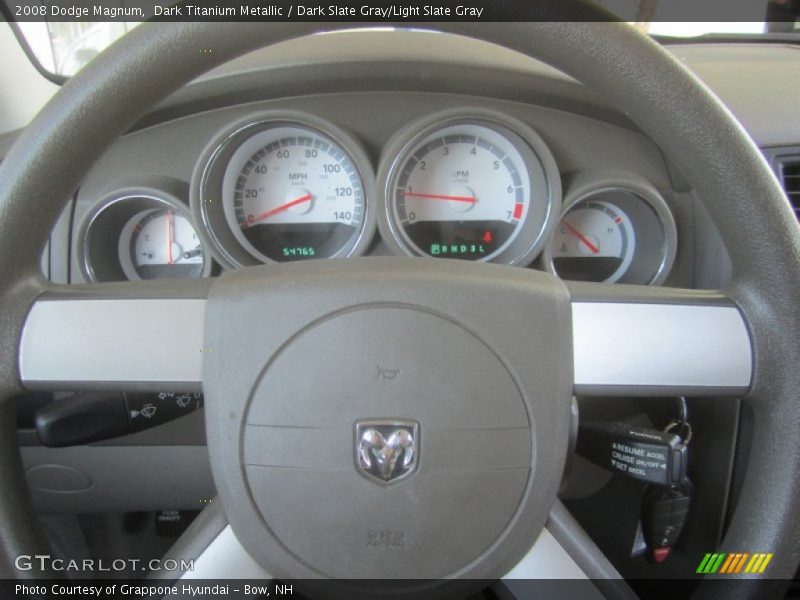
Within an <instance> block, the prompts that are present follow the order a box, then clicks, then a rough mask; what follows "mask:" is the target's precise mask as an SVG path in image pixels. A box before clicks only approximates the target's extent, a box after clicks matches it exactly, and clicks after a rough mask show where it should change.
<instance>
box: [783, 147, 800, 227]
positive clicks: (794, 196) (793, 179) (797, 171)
mask: <svg viewBox="0 0 800 600" xmlns="http://www.w3.org/2000/svg"><path fill="white" fill-rule="evenodd" d="M780 175H781V180H782V181H783V189H784V190H785V191H786V195H787V196H788V197H789V202H791V203H792V206H793V207H794V214H796V215H797V217H798V219H800V156H787V157H784V158H782V159H781V162H780Z"/></svg>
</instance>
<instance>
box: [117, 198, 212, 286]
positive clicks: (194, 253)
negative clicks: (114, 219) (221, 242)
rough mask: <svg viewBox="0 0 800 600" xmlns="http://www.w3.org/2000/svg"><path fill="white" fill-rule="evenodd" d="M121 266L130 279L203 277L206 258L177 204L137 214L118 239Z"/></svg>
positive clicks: (197, 238)
mask: <svg viewBox="0 0 800 600" xmlns="http://www.w3.org/2000/svg"><path fill="white" fill-rule="evenodd" d="M119 256H120V264H121V265H122V270H123V271H124V273H125V275H126V276H127V277H128V279H185V278H193V277H203V276H204V275H205V274H206V265H207V260H206V256H205V252H204V251H203V246H202V244H201V242H200V238H199V237H198V235H197V232H196V231H195V229H194V227H193V226H192V224H191V222H190V221H189V219H188V218H187V217H186V215H185V214H183V213H182V212H181V211H179V210H177V209H174V208H171V207H170V208H154V209H149V210H145V211H142V212H140V213H138V214H136V215H134V216H133V217H132V218H131V219H130V220H129V221H128V223H127V224H126V225H125V227H124V228H123V230H122V234H121V236H120V240H119Z"/></svg>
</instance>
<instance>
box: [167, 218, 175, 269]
mask: <svg viewBox="0 0 800 600" xmlns="http://www.w3.org/2000/svg"><path fill="white" fill-rule="evenodd" d="M172 235H173V233H172V211H171V210H168V211H167V264H170V265H171V264H172V263H173V262H174V261H173V260H172Z"/></svg>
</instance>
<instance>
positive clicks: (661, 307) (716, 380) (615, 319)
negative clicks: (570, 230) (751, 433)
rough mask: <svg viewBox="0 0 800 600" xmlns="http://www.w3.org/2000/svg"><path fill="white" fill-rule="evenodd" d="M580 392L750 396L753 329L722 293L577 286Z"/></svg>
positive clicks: (573, 290)
mask: <svg viewBox="0 0 800 600" xmlns="http://www.w3.org/2000/svg"><path fill="white" fill-rule="evenodd" d="M569 288H570V292H571V296H572V319H573V324H572V327H573V352H574V356H575V393H576V394H581V395H592V396H619V395H624V396H664V395H670V396H676V395H680V396H683V395H687V396H688V395H692V396H742V395H744V394H746V393H747V392H748V390H749V388H750V383H751V377H752V369H753V367H752V364H753V350H752V345H751V341H750V334H749V332H748V328H747V324H746V322H745V319H744V317H743V316H742V313H741V312H740V311H739V309H738V308H737V306H736V305H735V304H734V303H733V301H732V300H731V299H730V298H728V297H727V296H726V295H724V294H722V293H719V292H705V291H696V290H687V289H669V288H649V287H641V286H625V285H614V286H610V285H603V284H584V283H572V284H569Z"/></svg>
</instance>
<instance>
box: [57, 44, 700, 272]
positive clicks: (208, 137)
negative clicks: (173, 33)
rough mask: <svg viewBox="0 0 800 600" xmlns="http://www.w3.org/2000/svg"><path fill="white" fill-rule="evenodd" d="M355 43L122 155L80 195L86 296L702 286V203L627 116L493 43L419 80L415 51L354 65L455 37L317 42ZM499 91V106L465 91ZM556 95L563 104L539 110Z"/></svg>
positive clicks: (157, 117)
mask: <svg viewBox="0 0 800 600" xmlns="http://www.w3.org/2000/svg"><path fill="white" fill-rule="evenodd" d="M341 35H350V36H352V39H353V43H352V44H350V45H348V46H347V50H345V54H347V53H352V55H353V57H352V59H351V58H350V56H349V55H348V56H339V57H338V60H336V61H333V62H331V63H330V64H327V65H326V67H327V68H326V69H325V71H324V72H323V71H321V70H320V69H319V68H318V67H317V65H313V64H308V63H307V62H306V61H305V60H304V57H303V55H302V53H303V52H308V53H309V54H310V52H312V51H313V50H314V49H311V50H309V49H308V48H302V49H301V48H300V47H299V46H298V45H297V44H296V43H294V42H290V43H287V44H284V45H281V46H282V48H279V50H278V52H277V55H278V56H279V57H280V56H285V57H286V61H287V62H289V63H291V64H289V65H287V64H280V65H279V66H277V67H275V68H266V67H265V65H264V63H263V62H260V59H261V60H263V59H264V58H265V57H266V56H267V55H266V54H259V53H254V54H253V55H248V56H246V57H244V58H242V59H239V61H235V62H234V63H231V64H230V65H227V66H226V67H224V68H222V69H218V70H217V71H216V72H212V73H211V74H210V75H209V76H208V77H207V78H204V79H202V80H199V81H197V82H195V83H193V84H192V85H190V86H188V88H187V89H185V90H182V91H181V92H179V93H178V94H177V95H176V96H175V97H173V98H172V99H171V100H170V101H168V102H167V103H165V105H163V106H162V107H159V109H157V110H156V111H155V112H154V114H153V115H152V116H151V118H150V120H149V121H146V122H144V123H142V124H140V126H139V127H138V128H137V129H136V130H134V131H133V132H131V133H130V134H128V135H126V136H125V137H123V138H121V139H120V140H119V141H118V142H117V143H116V144H115V145H114V146H113V147H112V148H111V149H110V150H109V152H108V153H107V154H106V155H105V156H104V157H103V159H102V160H101V161H100V162H99V163H98V164H97V165H96V166H95V168H94V169H93V170H92V171H91V172H90V174H89V176H88V177H87V179H86V181H85V182H84V184H83V185H82V187H81V189H80V190H79V192H78V194H77V196H76V202H75V209H74V213H73V214H72V215H71V217H70V221H71V230H72V235H71V240H72V242H71V243H72V253H71V264H70V269H69V271H70V278H71V280H72V281H87V282H88V281H93V282H108V281H119V280H125V279H134V280H135V279H158V278H198V277H208V276H213V275H215V274H218V273H220V272H221V271H222V270H226V269H234V268H239V267H243V266H250V265H258V264H269V263H272V262H289V261H302V260H312V259H330V258H335V259H340V258H348V257H354V256H380V255H400V256H414V257H422V258H436V259H448V260H449V259H458V260H471V261H483V262H492V263H498V264H504V265H512V266H517V267H523V268H535V269H541V270H547V271H551V272H553V273H555V274H557V275H559V276H560V277H562V278H564V279H570V280H586V281H607V282H619V283H634V284H651V285H659V284H663V283H665V282H673V283H674V284H675V285H691V283H692V274H691V263H690V258H691V255H690V254H689V253H688V250H689V246H690V244H691V238H692V221H693V216H692V211H693V210H694V209H693V207H692V202H691V194H690V191H689V190H685V189H682V188H681V186H680V182H679V181H676V178H675V174H674V173H673V172H671V169H670V166H669V164H668V163H667V162H666V161H665V160H664V157H663V156H662V155H661V153H660V151H659V150H658V148H657V147H656V146H655V145H654V144H653V143H652V142H651V141H650V140H649V139H648V138H646V137H645V136H644V135H642V134H641V133H640V132H638V131H637V129H636V128H635V127H634V126H633V125H632V124H631V123H629V122H628V121H627V120H626V119H625V118H624V117H623V116H622V115H619V114H617V113H615V112H614V111H613V110H611V109H609V108H608V107H606V106H604V105H603V104H602V102H601V101H600V100H599V99H596V98H593V97H591V95H590V93H588V92H587V91H586V90H584V89H583V88H581V87H580V86H579V85H578V84H576V83H575V82H573V81H572V80H569V79H568V78H566V77H564V76H563V75H561V74H559V73H557V72H556V71H552V70H548V68H547V67H544V65H541V64H540V63H537V62H536V61H530V59H525V60H524V61H522V62H519V61H520V58H519V56H518V55H515V54H514V53H508V52H506V51H503V50H500V49H498V48H497V47H494V46H490V45H488V44H483V43H480V42H474V44H475V48H474V49H473V50H474V52H471V53H470V54H469V55H470V57H471V58H470V60H469V61H465V60H464V59H462V58H457V57H446V56H445V57H444V58H443V60H442V61H441V63H438V64H437V63H431V62H430V61H429V60H428V61H427V63H426V65H425V68H424V70H423V71H419V70H415V68H416V67H417V66H418V63H417V60H418V58H419V55H421V54H419V55H415V54H414V51H410V54H409V53H408V51H407V56H406V57H405V59H404V61H403V63H402V64H394V65H393V68H392V69H391V70H387V69H386V68H384V66H385V63H384V62H383V58H382V57H381V56H380V52H378V53H377V55H375V53H374V52H373V55H374V56H372V57H370V58H367V59H365V58H364V55H361V56H359V57H358V60H356V58H355V56H356V55H357V54H358V53H359V51H360V49H361V48H362V45H366V46H370V44H371V41H372V40H374V39H375V36H380V37H381V41H382V42H383V43H385V41H386V39H387V38H386V36H387V35H388V36H389V37H390V38H396V39H394V40H392V41H393V42H394V41H396V42H403V41H405V40H408V39H413V40H415V41H416V40H419V41H423V40H424V41H425V43H427V44H429V45H430V46H431V50H433V51H437V49H439V50H441V51H442V52H444V51H445V49H447V51H448V52H452V39H450V37H449V36H441V35H436V34H429V33H420V32H395V33H386V32H381V33H380V34H377V33H367V32H361V33H351V34H333V35H326V36H314V37H313V38H308V39H307V40H306V41H307V42H308V40H313V42H314V44H315V45H316V46H319V47H317V48H316V50H317V51H318V52H320V54H318V55H325V54H326V50H325V49H324V47H331V48H332V47H333V46H334V45H335V44H336V42H337V41H338V40H337V39H334V38H336V37H337V36H341ZM339 39H341V38H339ZM469 43H470V44H472V43H473V42H469ZM339 47H340V48H341V46H339ZM411 47H412V48H414V47H418V46H415V45H413V44H412V46H411ZM321 48H322V49H321ZM384 48H385V46H384ZM417 52H418V53H422V54H424V52H422V51H421V50H419V49H418V50H417ZM497 52H500V54H499V55H497V54H496V53H497ZM270 57H271V58H273V59H274V57H275V51H274V50H273V53H272V54H271V55H270ZM510 58H513V60H511V61H510V62H509V59H510ZM395 60H396V57H395ZM476 61H477V64H476ZM494 61H500V62H502V63H503V65H504V69H503V71H498V70H497V69H495V68H494V67H493V66H490V64H494ZM514 61H517V63H515V62H514ZM298 63H299V64H298ZM520 69H524V70H526V71H528V72H529V77H528V78H522V77H520V76H519V75H521V73H520V72H519V70H520ZM531 69H533V70H531ZM486 76H488V77H491V78H492V79H493V80H494V81H491V82H487V83H491V84H492V85H490V86H489V87H487V89H486V91H485V92H484V93H482V94H475V93H466V88H467V87H468V86H469V85H470V81H471V82H472V84H473V85H474V82H475V81H481V80H485V77H486ZM267 79H269V80H270V83H271V86H270V88H272V89H269V88H267V87H266V85H265V83H266V80H267ZM537 80H538V84H537ZM343 82H345V83H343ZM543 82H546V85H547V86H550V87H552V86H553V84H554V83H555V84H557V85H558V86H559V88H560V89H558V90H556V91H557V92H558V93H557V94H556V93H553V94H551V95H548V96H547V97H532V96H531V94H532V93H534V94H535V95H536V94H541V92H542V89H543V88H544V87H545V85H542V83H543ZM262 85H263V86H264V87H262ZM531 86H533V87H531ZM231 97H236V98H238V99H239V102H236V103H233V102H231V101H230V98H231ZM242 99H245V100H247V101H241V100H242ZM534 99H535V100H536V101H535V102H533V101H532V100H534Z"/></svg>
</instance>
